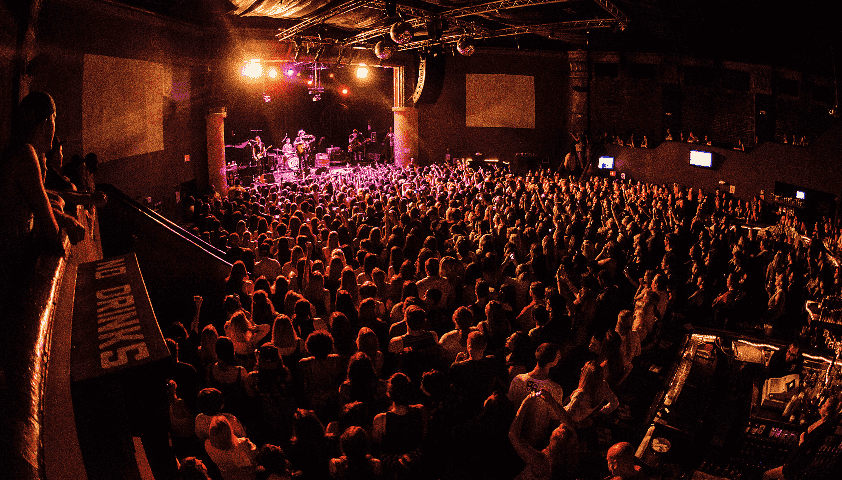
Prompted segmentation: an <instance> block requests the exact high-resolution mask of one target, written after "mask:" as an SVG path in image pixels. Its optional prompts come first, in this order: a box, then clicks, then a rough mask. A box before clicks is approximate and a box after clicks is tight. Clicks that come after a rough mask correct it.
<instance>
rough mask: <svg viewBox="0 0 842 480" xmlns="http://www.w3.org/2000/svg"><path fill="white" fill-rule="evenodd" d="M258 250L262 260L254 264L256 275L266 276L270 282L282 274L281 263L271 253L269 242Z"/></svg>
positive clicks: (256, 276)
mask: <svg viewBox="0 0 842 480" xmlns="http://www.w3.org/2000/svg"><path fill="white" fill-rule="evenodd" d="M258 252H259V253H260V260H259V261H258V262H257V263H256V264H255V265H254V277H255V278H259V277H266V279H267V280H269V281H270V282H274V281H275V279H276V278H278V276H279V275H280V274H281V264H280V263H279V262H278V261H277V260H275V259H274V258H272V256H271V255H270V253H269V252H270V246H269V243H266V242H264V243H263V244H261V245H260V246H259V247H258Z"/></svg>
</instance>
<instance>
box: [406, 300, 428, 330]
mask: <svg viewBox="0 0 842 480" xmlns="http://www.w3.org/2000/svg"><path fill="white" fill-rule="evenodd" d="M426 316H427V314H426V313H425V312H424V309H423V308H421V307H419V306H416V305H410V306H409V307H407V308H405V309H404V312H403V318H404V320H406V327H407V328H408V329H410V330H421V329H423V328H424V320H425V319H426Z"/></svg>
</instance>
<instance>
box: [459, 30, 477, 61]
mask: <svg viewBox="0 0 842 480" xmlns="http://www.w3.org/2000/svg"><path fill="white" fill-rule="evenodd" d="M475 50H476V46H475V45H474V39H473V38H471V37H469V36H467V35H465V36H464V37H462V38H460V39H459V40H458V41H457V42H456V51H457V52H459V53H460V54H462V55H464V56H466V57H470V56H471V55H473V54H474V51H475Z"/></svg>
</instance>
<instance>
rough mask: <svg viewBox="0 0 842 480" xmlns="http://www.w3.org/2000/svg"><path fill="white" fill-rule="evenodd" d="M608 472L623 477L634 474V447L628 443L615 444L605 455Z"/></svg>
mask: <svg viewBox="0 0 842 480" xmlns="http://www.w3.org/2000/svg"><path fill="white" fill-rule="evenodd" d="M605 457H606V460H607V461H608V471H609V472H611V474H612V475H615V476H619V477H623V476H628V475H632V474H634V470H635V468H634V447H633V446H632V444H630V443H628V442H620V443H615V444H614V445H613V446H612V447H611V448H609V449H608V453H607V454H606V456H605Z"/></svg>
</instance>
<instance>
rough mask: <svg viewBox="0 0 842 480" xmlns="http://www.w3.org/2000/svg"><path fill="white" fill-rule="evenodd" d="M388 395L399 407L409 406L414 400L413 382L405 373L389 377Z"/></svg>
mask: <svg viewBox="0 0 842 480" xmlns="http://www.w3.org/2000/svg"><path fill="white" fill-rule="evenodd" d="M387 395H389V399H390V400H392V401H393V402H394V403H395V404H397V405H409V404H410V403H411V402H412V399H413V388H412V381H411V380H410V379H409V377H407V376H406V375H404V374H403V373H400V372H398V373H395V374H393V375H392V376H391V377H389V386H388V390H387Z"/></svg>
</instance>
